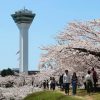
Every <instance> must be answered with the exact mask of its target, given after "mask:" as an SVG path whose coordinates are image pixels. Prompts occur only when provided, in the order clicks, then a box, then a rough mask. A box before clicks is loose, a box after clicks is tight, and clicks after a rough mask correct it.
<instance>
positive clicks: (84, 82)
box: [82, 76, 86, 90]
mask: <svg viewBox="0 0 100 100" xmlns="http://www.w3.org/2000/svg"><path fill="white" fill-rule="evenodd" d="M82 81H83V84H84V89H85V90H86V81H85V77H84V76H82Z"/></svg>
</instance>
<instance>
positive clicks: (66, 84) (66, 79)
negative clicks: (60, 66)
mask: <svg viewBox="0 0 100 100" xmlns="http://www.w3.org/2000/svg"><path fill="white" fill-rule="evenodd" d="M63 83H64V89H65V93H66V94H67V93H68V95H69V84H70V75H69V73H68V70H65V73H64V75H63Z"/></svg>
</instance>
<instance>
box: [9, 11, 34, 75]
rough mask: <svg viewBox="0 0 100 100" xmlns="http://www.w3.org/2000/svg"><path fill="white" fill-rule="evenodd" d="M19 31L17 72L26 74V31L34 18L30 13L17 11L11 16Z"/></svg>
mask: <svg viewBox="0 0 100 100" xmlns="http://www.w3.org/2000/svg"><path fill="white" fill-rule="evenodd" d="M11 16H12V18H13V20H14V22H15V23H16V24H17V26H18V28H19V31H20V42H19V43H20V46H19V48H20V50H19V58H20V59H19V69H20V70H19V71H20V72H25V73H28V30H29V27H30V25H31V23H32V21H33V19H34V17H35V14H34V13H32V11H29V10H27V9H23V10H19V11H17V12H15V13H14V14H12V15H11Z"/></svg>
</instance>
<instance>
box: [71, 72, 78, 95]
mask: <svg viewBox="0 0 100 100" xmlns="http://www.w3.org/2000/svg"><path fill="white" fill-rule="evenodd" d="M77 82H78V79H77V76H76V73H75V72H74V73H73V75H72V79H71V83H72V94H73V95H76V89H77Z"/></svg>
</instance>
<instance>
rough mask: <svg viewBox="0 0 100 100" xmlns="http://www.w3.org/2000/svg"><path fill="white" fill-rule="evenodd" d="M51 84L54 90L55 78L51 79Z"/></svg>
mask: <svg viewBox="0 0 100 100" xmlns="http://www.w3.org/2000/svg"><path fill="white" fill-rule="evenodd" d="M51 84H52V89H53V90H55V87H56V81H55V78H54V77H53V78H52V83H51Z"/></svg>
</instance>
